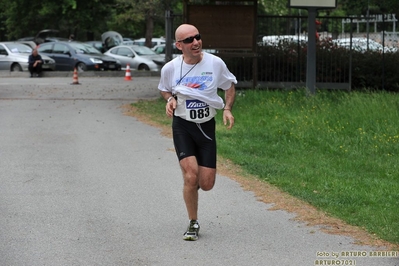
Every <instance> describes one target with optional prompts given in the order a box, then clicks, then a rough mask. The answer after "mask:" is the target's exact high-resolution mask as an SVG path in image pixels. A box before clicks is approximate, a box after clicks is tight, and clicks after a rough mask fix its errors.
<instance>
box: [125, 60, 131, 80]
mask: <svg viewBox="0 0 399 266" xmlns="http://www.w3.org/2000/svg"><path fill="white" fill-rule="evenodd" d="M125 80H132V75H131V74H130V65H129V64H127V65H126V74H125Z"/></svg>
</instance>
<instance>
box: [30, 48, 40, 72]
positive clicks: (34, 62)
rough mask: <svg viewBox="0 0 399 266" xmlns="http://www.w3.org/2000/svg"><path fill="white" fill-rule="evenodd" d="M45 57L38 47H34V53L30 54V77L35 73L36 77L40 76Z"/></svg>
mask: <svg viewBox="0 0 399 266" xmlns="http://www.w3.org/2000/svg"><path fill="white" fill-rule="evenodd" d="M42 65H43V59H42V57H41V56H40V55H39V53H38V52H37V49H36V48H35V49H33V51H32V54H31V55H30V56H29V67H28V68H29V72H30V77H33V74H34V73H35V74H36V77H40V73H41V72H42Z"/></svg>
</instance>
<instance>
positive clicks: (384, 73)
mask: <svg viewBox="0 0 399 266" xmlns="http://www.w3.org/2000/svg"><path fill="white" fill-rule="evenodd" d="M256 55H257V79H258V82H269V83H281V82H306V69H307V65H306V61H307V44H306V43H292V42H284V41H282V42H280V43H279V44H278V45H275V46H271V45H268V46H259V47H258V51H257V54H256ZM220 56H221V57H222V58H223V59H224V60H225V62H226V64H227V66H228V67H229V69H230V71H232V73H234V74H235V75H236V76H237V79H238V80H239V81H251V80H253V69H254V67H253V58H252V57H242V56H241V57H238V56H237V57H232V56H229V57H224V56H223V54H221V55H220ZM316 60H317V62H316V64H317V65H316V82H321V83H349V82H351V88H352V90H364V89H368V90H370V89H372V90H386V91H395V92H398V91H399V68H398V67H397V62H399V52H395V53H393V52H387V53H381V52H378V51H367V52H359V51H355V50H352V51H350V50H349V49H347V48H345V47H339V46H337V45H336V44H334V43H333V42H332V41H324V42H320V43H318V44H317V46H316Z"/></svg>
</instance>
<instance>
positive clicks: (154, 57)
mask: <svg viewBox="0 0 399 266" xmlns="http://www.w3.org/2000/svg"><path fill="white" fill-rule="evenodd" d="M104 54H105V55H108V56H111V57H113V58H116V59H118V60H119V61H120V62H121V66H122V69H126V65H127V64H129V66H130V69H136V70H150V71H160V70H161V68H162V66H163V65H164V64H165V56H164V55H159V54H156V53H155V52H154V51H153V50H151V49H150V48H148V47H146V46H138V45H118V46H115V47H113V48H111V49H109V50H108V51H107V52H105V53H104Z"/></svg>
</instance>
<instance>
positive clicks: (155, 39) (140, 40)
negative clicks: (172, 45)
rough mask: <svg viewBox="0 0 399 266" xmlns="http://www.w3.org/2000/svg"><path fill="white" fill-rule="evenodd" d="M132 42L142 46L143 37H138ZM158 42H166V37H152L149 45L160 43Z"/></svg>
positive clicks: (143, 42)
mask: <svg viewBox="0 0 399 266" xmlns="http://www.w3.org/2000/svg"><path fill="white" fill-rule="evenodd" d="M133 44H134V45H138V46H144V45H145V38H140V39H137V40H134V41H133ZM160 44H166V39H165V38H152V39H151V47H154V46H156V45H160Z"/></svg>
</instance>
